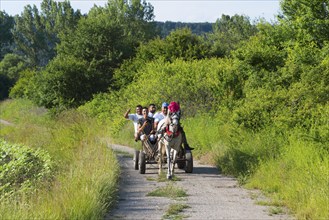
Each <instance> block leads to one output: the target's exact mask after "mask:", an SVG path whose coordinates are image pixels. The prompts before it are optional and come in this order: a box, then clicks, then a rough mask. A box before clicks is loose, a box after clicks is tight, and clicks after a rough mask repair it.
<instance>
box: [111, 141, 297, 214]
mask: <svg viewBox="0 0 329 220" xmlns="http://www.w3.org/2000/svg"><path fill="white" fill-rule="evenodd" d="M111 147H112V148H113V149H114V150H116V151H121V152H128V153H130V154H131V156H128V155H127V154H121V153H118V158H119V160H120V165H121V169H122V174H121V180H120V181H121V182H120V190H119V202H118V204H117V205H116V207H115V208H114V209H113V210H112V211H111V212H110V213H109V214H108V215H107V216H106V219H152V220H153V219H163V216H164V214H165V213H166V211H167V210H168V207H169V205H170V204H177V203H179V204H186V205H187V206H188V208H186V209H184V211H183V212H182V213H181V214H180V215H181V216H182V217H183V218H184V219H197V220H203V219H236V220H238V219H253V220H257V219H259V220H263V219H264V220H265V219H268V220H276V219H293V218H292V217H291V216H288V215H285V214H276V215H271V214H270V211H269V210H270V209H271V208H272V209H273V207H268V206H260V205H257V204H256V202H257V200H255V199H252V198H254V197H255V195H259V193H258V192H256V191H248V190H245V189H243V188H241V187H239V186H238V184H237V181H236V180H235V179H234V178H230V177H226V176H223V175H221V174H219V172H218V170H217V169H216V168H215V167H213V166H209V165H202V164H200V163H199V162H198V161H194V170H193V173H185V171H184V170H180V169H176V170H175V173H176V175H177V177H179V178H180V181H175V182H173V184H175V185H177V187H180V188H183V189H185V190H186V192H187V194H188V196H187V197H185V198H184V199H181V200H179V201H178V200H174V199H169V198H163V197H150V196H147V194H148V193H149V192H151V191H153V190H155V189H157V188H159V187H162V186H166V184H168V182H157V181H156V179H157V177H158V174H157V172H158V169H157V166H156V165H147V167H146V174H144V175H142V174H139V173H138V170H134V168H133V160H132V154H133V149H131V148H128V147H125V146H120V145H111ZM165 172H166V170H165ZM258 199H259V198H258Z"/></svg>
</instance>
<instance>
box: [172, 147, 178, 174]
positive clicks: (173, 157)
mask: <svg viewBox="0 0 329 220" xmlns="http://www.w3.org/2000/svg"><path fill="white" fill-rule="evenodd" d="M176 157H177V150H175V149H174V150H173V156H172V168H171V175H173V176H174V175H175V174H174V172H175V164H176Z"/></svg>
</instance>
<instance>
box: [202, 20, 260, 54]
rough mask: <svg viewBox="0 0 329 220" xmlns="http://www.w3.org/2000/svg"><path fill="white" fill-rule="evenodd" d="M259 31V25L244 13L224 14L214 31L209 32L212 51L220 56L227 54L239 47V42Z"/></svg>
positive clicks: (214, 26) (215, 25)
mask: <svg viewBox="0 0 329 220" xmlns="http://www.w3.org/2000/svg"><path fill="white" fill-rule="evenodd" d="M256 33H257V27H256V26H255V25H253V24H251V23H250V21H249V18H248V17H245V16H242V15H234V16H232V17H230V16H229V15H222V17H221V18H220V19H217V21H216V23H215V24H214V25H213V33H210V34H208V35H207V36H208V38H209V42H210V44H211V53H212V54H213V55H215V56H218V57H223V56H226V55H228V54H229V53H230V51H231V50H234V49H236V48H238V46H239V42H241V41H243V40H247V39H248V38H249V37H250V36H253V35H255V34H256Z"/></svg>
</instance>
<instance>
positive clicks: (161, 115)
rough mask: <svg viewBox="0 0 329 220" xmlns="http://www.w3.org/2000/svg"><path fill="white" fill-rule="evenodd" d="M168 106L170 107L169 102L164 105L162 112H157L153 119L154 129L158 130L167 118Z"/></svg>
mask: <svg viewBox="0 0 329 220" xmlns="http://www.w3.org/2000/svg"><path fill="white" fill-rule="evenodd" d="M168 106H169V104H168V103H167V102H164V103H162V106H161V112H157V113H156V114H155V115H154V116H153V118H154V127H155V128H157V127H158V124H159V122H160V121H161V120H162V119H164V118H165V117H166V116H167V114H168Z"/></svg>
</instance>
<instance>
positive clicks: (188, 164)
mask: <svg viewBox="0 0 329 220" xmlns="http://www.w3.org/2000/svg"><path fill="white" fill-rule="evenodd" d="M185 159H186V166H185V173H192V172H193V156H192V152H186V154H185Z"/></svg>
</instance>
